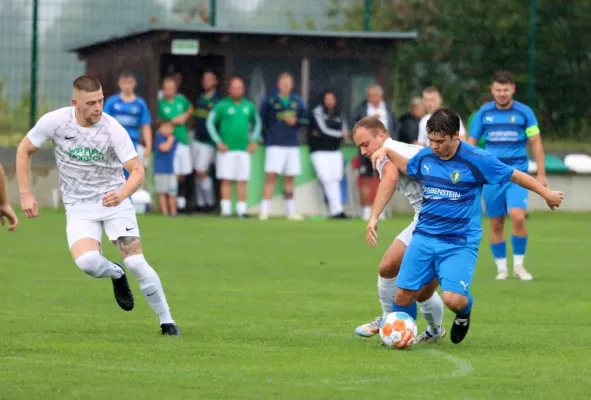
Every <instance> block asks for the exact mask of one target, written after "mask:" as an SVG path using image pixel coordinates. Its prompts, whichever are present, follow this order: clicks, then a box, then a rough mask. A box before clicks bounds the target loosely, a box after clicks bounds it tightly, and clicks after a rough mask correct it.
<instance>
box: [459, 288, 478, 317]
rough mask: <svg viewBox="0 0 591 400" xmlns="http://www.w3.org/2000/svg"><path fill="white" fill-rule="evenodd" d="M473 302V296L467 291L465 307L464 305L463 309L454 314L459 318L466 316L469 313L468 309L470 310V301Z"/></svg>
mask: <svg viewBox="0 0 591 400" xmlns="http://www.w3.org/2000/svg"><path fill="white" fill-rule="evenodd" d="M473 302H474V298H473V297H472V294H471V293H468V304H466V307H464V309H463V310H461V311H460V312H459V313H457V314H456V315H457V316H458V317H460V318H463V317H467V316H468V315H469V314H470V311H472V303H473Z"/></svg>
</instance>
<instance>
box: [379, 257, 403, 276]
mask: <svg viewBox="0 0 591 400" xmlns="http://www.w3.org/2000/svg"><path fill="white" fill-rule="evenodd" d="M399 269H400V265H397V264H396V263H393V262H391V261H382V262H381V263H380V267H379V270H378V273H379V274H380V276H381V277H382V278H386V279H392V278H396V276H397V275H398V270H399Z"/></svg>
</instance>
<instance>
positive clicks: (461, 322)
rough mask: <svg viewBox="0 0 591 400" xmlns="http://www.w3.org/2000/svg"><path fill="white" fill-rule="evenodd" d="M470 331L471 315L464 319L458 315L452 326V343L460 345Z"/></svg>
mask: <svg viewBox="0 0 591 400" xmlns="http://www.w3.org/2000/svg"><path fill="white" fill-rule="evenodd" d="M468 329H470V314H468V315H467V316H464V317H459V316H458V315H457V314H456V319H454V322H453V324H452V325H451V335H450V339H451V342H452V343H455V344H458V343H460V342H461V341H462V340H464V338H465V337H466V335H467V334H468Z"/></svg>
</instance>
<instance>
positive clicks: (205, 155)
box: [193, 140, 215, 172]
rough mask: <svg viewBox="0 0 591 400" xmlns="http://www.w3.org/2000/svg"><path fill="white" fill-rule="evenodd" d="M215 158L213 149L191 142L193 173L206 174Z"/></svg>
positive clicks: (195, 141)
mask: <svg viewBox="0 0 591 400" xmlns="http://www.w3.org/2000/svg"><path fill="white" fill-rule="evenodd" d="M214 157H215V147H213V146H210V145H208V144H204V143H201V142H198V141H197V140H193V162H194V164H193V167H194V168H195V171H201V172H207V171H208V170H209V167H211V164H213V160H214Z"/></svg>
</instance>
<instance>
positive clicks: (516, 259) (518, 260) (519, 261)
mask: <svg viewBox="0 0 591 400" xmlns="http://www.w3.org/2000/svg"><path fill="white" fill-rule="evenodd" d="M524 260H525V256H524V255H519V256H516V255H514V256H513V269H515V268H523V261H524ZM497 265H498V264H497ZM506 269H507V260H506V259H505V270H506Z"/></svg>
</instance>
